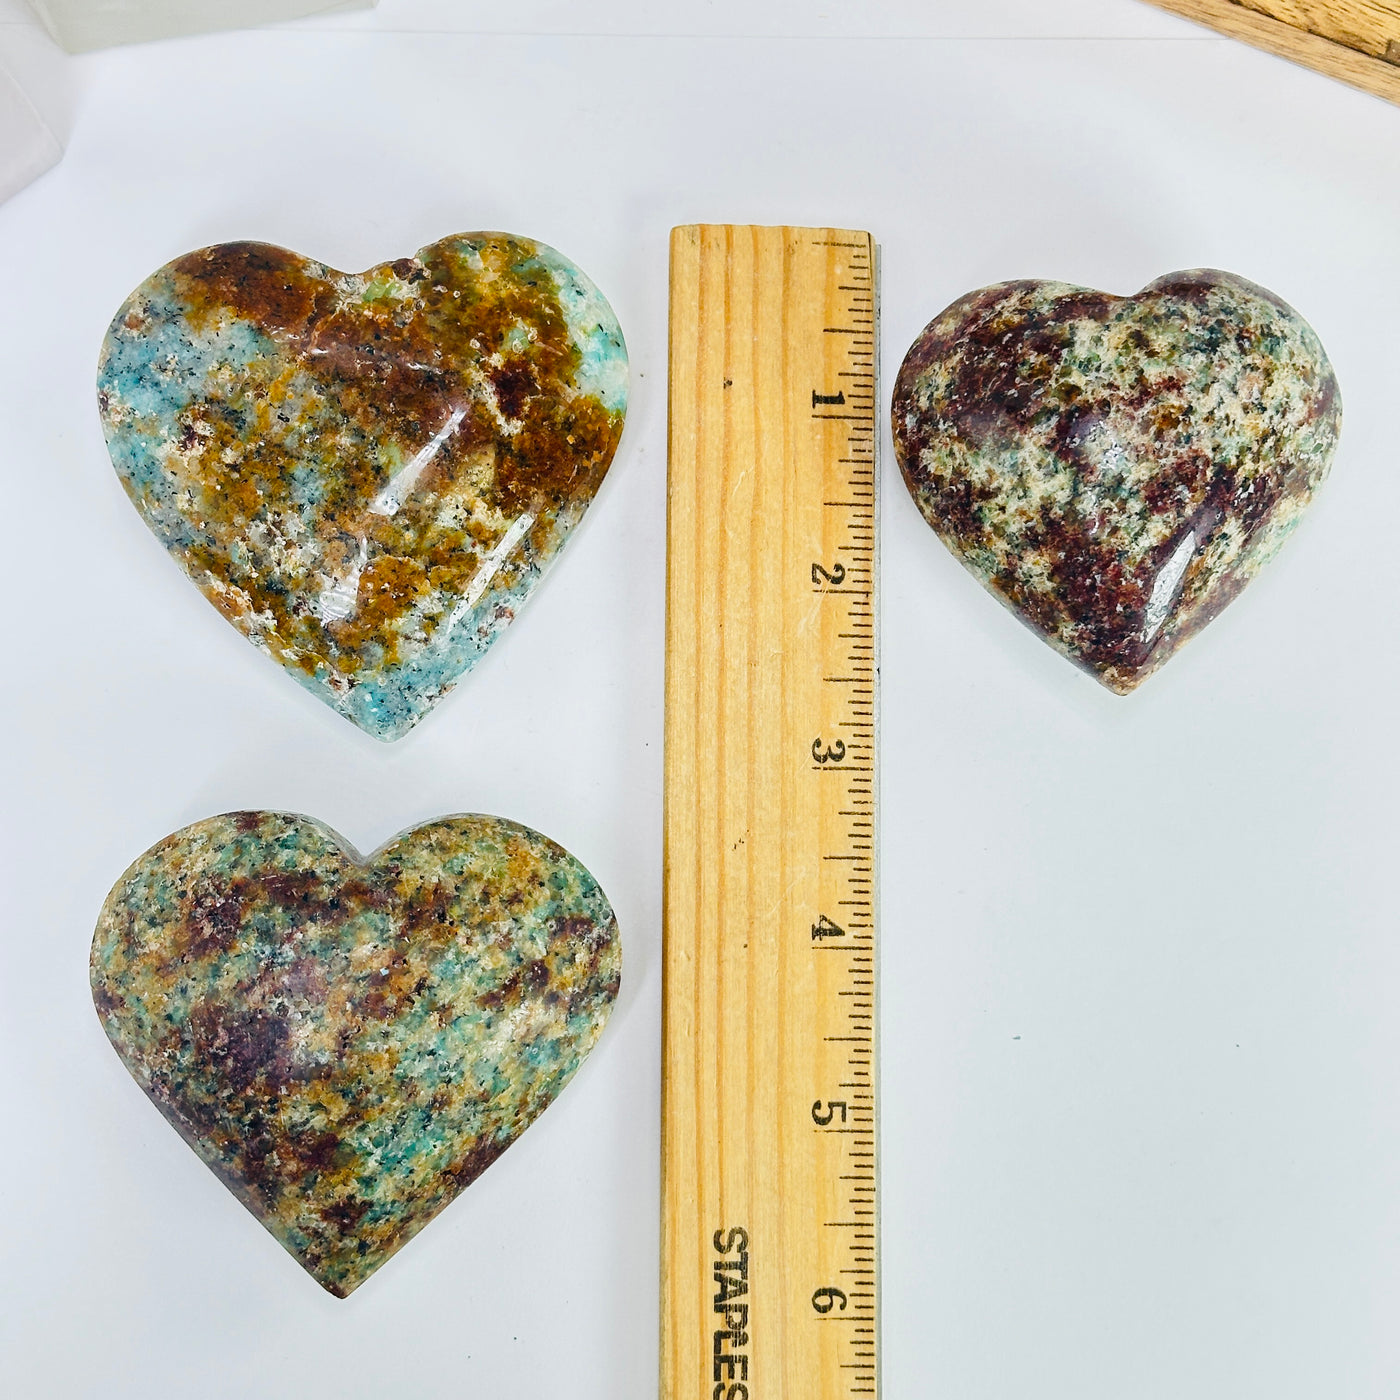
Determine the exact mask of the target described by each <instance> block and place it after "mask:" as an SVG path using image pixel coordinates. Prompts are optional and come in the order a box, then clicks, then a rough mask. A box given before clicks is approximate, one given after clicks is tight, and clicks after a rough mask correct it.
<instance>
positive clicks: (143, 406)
mask: <svg viewBox="0 0 1400 1400" xmlns="http://www.w3.org/2000/svg"><path fill="white" fill-rule="evenodd" d="M98 401H99V405H100V408H101V412H102V419H103V425H104V428H105V431H106V435H107V445H108V448H109V450H110V452H111V456H112V461H113V463H114V465H115V466H116V469H117V473H118V475H119V476H120V477H121V480H122V484H123V485H124V486H125V487H126V490H127V492H128V494H129V495H130V496H131V499H132V500H133V501H134V502H135V504H136V507H137V509H138V510H139V511H140V512H141V514H142V516H143V517H144V519H145V521H146V523H147V524H148V525H149V526H150V527H151V529H152V530H153V531H154V532H155V534H156V536H157V538H158V539H159V540H160V541H161V543H162V544H163V545H164V546H165V547H166V549H167V550H169V551H170V553H171V555H172V556H173V557H174V558H175V560H176V562H177V563H178V564H179V565H180V567H181V568H182V569H184V571H185V572H186V573H187V574H188V575H189V576H190V578H191V579H193V580H194V582H195V584H196V585H197V586H198V587H199V589H200V590H201V591H202V592H203V593H204V595H205V596H206V597H207V598H208V599H209V600H210V602H212V603H213V604H214V606H215V607H216V608H218V609H219V611H220V612H221V613H222V614H223V615H224V616H225V617H226V618H227V619H228V620H229V621H230V622H232V623H233V625H234V626H235V627H237V628H238V629H239V631H241V632H242V633H243V634H244V635H245V636H246V637H248V639H249V640H250V641H251V642H253V643H254V645H255V646H257V647H259V648H260V649H261V650H263V651H265V652H266V653H267V654H268V655H269V656H271V657H272V659H273V660H274V661H277V662H278V663H279V664H281V665H283V666H285V667H286V668H287V669H288V670H289V671H291V673H292V674H293V675H294V676H295V677H296V678H297V679H298V680H299V681H300V682H301V683H302V684H303V685H305V686H306V687H307V688H308V689H310V690H311V691H312V692H313V693H314V694H315V695H317V696H319V697H320V698H321V699H322V700H324V701H325V702H326V703H327V704H329V705H331V706H332V707H333V708H334V709H336V710H338V711H340V713H341V714H343V715H345V716H346V717H347V718H349V719H351V720H353V721H354V722H355V723H356V724H358V725H359V726H360V727H361V728H362V729H364V730H366V731H367V732H368V733H370V734H373V735H375V736H376V737H378V738H381V739H396V738H398V737H399V736H400V735H402V734H403V733H404V732H405V731H407V730H408V729H409V728H410V727H411V726H412V725H413V724H415V723H416V722H417V721H418V720H419V719H420V718H421V717H422V716H423V714H424V713H426V712H427V710H428V709H430V708H431V707H432V706H433V705H434V704H435V703H436V702H437V701H438V700H439V699H440V698H441V697H442V696H443V695H444V694H445V693H446V692H447V691H448V690H449V689H451V687H452V685H453V683H454V682H455V681H456V680H457V678H458V677H459V676H461V675H462V674H463V673H464V672H465V671H467V670H468V669H469V668H470V667H471V666H472V665H473V664H474V663H475V662H476V661H477V660H478V659H479V658H480V656H481V655H482V653H483V652H484V651H485V650H486V648H487V647H488V646H489V645H490V644H491V642H492V641H493V640H494V639H495V637H496V636H497V635H498V634H499V632H500V631H501V629H502V628H504V627H505V626H506V625H507V624H508V623H509V622H510V621H511V620H512V619H513V618H514V616H515V614H516V612H517V610H518V609H519V608H520V605H521V604H522V603H523V602H524V600H525V598H526V597H527V596H528V595H529V593H530V592H531V590H532V589H533V588H534V586H535V584H536V583H537V582H538V581H539V578H540V576H541V574H542V573H543V571H544V570H545V568H546V567H547V566H548V565H549V564H550V562H551V561H552V560H553V559H554V557H555V556H556V555H557V554H558V552H559V550H560V549H561V547H562V546H563V544H564V541H565V539H566V538H567V536H568V534H569V532H570V530H572V529H573V527H574V526H575V525H576V524H577V523H578V521H579V519H580V518H581V517H582V515H583V513H584V511H585V509H586V508H587V506H588V504H589V502H590V501H591V500H592V499H593V496H594V493H595V492H596V491H597V489H598V486H599V483H600V482H601V481H602V479H603V475H604V473H605V472H606V471H607V469H608V465H609V463H610V462H611V460H612V456H613V452H614V451H615V449H616V447H617V443H618V438H619V437H620V435H621V432H622V421H623V415H624V412H625V410H626V403H627V352H626V349H625V347H624V345H623V340H622V332H621V331H620V330H619V328H618V324H617V320H616V318H615V317H614V316H613V313H612V308H611V307H610V306H609V305H608V303H607V301H606V300H604V298H603V296H602V295H601V294H600V293H599V291H598V290H597V288H596V287H595V286H594V285H593V284H592V282H590V281H589V280H588V278H587V277H585V276H584V275H583V273H582V272H580V271H579V269H578V268H576V267H575V266H574V265H573V264H572V263H570V262H569V261H568V260H567V259H566V258H564V257H562V256H561V255H560V254H558V253H556V252H555V251H554V250H553V249H552V248H547V247H545V246H544V245H543V244H540V243H533V242H531V241H529V240H528V239H524V238H516V237H512V236H510V235H507V234H498V233H472V234H462V235H460V236H458V237H454V238H447V239H443V240H442V241H441V242H439V243H434V244H433V245H432V246H430V247H427V248H424V249H422V250H420V251H419V253H418V254H417V255H416V256H415V257H412V258H403V259H400V260H399V261H397V262H392V263H387V264H385V265H383V266H381V267H377V268H373V269H372V270H371V271H369V272H365V273H360V274H346V273H340V272H335V271H333V270H331V269H330V268H328V267H325V266H323V265H322V264H320V263H315V262H310V261H308V260H307V259H305V258H302V257H299V256H298V255H297V254H295V253H290V252H288V251H287V250H286V249H283V248H276V247H272V246H270V245H268V244H263V243H225V244H220V245H218V246H216V247H213V248H206V249H203V250H202V251H200V252H197V253H191V254H189V255H188V256H187V257H183V258H179V259H177V260H176V261H175V262H172V263H170V264H168V265H167V266H165V267H163V268H161V269H160V271H159V272H157V273H155V274H154V275H153V276H151V277H149V278H148V279H147V280H146V281H145V282H143V283H142V284H141V286H140V287H138V288H137V290H136V291H135V292H134V293H132V295H131V297H130V298H129V299H128V300H127V302H126V304H125V305H124V306H123V307H122V308H121V310H120V311H119V312H118V313H117V316H116V318H115V320H114V321H113V322H112V325H111V328H110V329H109V330H108V332H107V338H106V341H105V342H104V344H103V347H102V356H101V362H100V365H99V369H98Z"/></svg>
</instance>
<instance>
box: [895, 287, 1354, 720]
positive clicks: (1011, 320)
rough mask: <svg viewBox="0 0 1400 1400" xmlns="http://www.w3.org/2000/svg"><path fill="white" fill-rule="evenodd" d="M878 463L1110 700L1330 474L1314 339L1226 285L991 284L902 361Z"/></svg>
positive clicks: (1223, 595)
mask: <svg viewBox="0 0 1400 1400" xmlns="http://www.w3.org/2000/svg"><path fill="white" fill-rule="evenodd" d="M891 417H892V422H893V430H894V441H895V451H896V455H897V457H898V460H899V465H900V469H901V471H902V472H903V474H904V479H905V482H906V484H907V485H908V487H909V490H910V492H911V493H912V494H913V497H914V500H915V501H916V502H917V504H918V506H919V509H920V511H922V512H923V515H924V517H925V518H926V519H927V520H928V522H929V524H931V525H932V526H933V528H934V529H935V530H936V531H937V533H938V535H939V537H940V538H941V539H942V540H943V542H944V543H945V544H946V545H947V546H948V548H949V549H950V550H952V552H953V553H954V554H955V555H956V556H957V557H958V558H959V559H960V560H961V561H962V563H963V564H964V565H966V567H967V568H968V569H969V570H970V571H971V573H972V574H973V575H974V576H975V577H976V578H977V579H979V580H980V581H981V582H982V583H983V584H984V585H985V586H986V587H987V588H988V589H989V590H990V591H991V592H992V593H993V594H995V595H996V596H997V597H999V598H1000V599H1001V600H1002V601H1003V602H1004V603H1006V604H1007V605H1008V606H1009V607H1010V608H1011V609H1012V610H1013V611H1014V612H1016V613H1017V614H1018V615H1019V616H1020V617H1021V618H1022V620H1023V621H1025V622H1026V623H1028V624H1029V625H1030V626H1031V627H1032V628H1034V629H1035V630H1036V631H1037V632H1039V633H1040V634H1041V635H1042V636H1043V637H1044V638H1045V639H1046V640H1047V641H1048V642H1049V643H1050V644H1051V646H1053V647H1054V648H1055V649H1056V650H1057V651H1060V652H1061V653H1062V654H1063V655H1065V656H1067V657H1068V658H1069V659H1070V660H1071V661H1074V662H1076V663H1077V664H1078V665H1080V666H1082V667H1083V668H1084V669H1085V670H1087V671H1089V672H1090V674H1092V675H1093V676H1095V677H1096V678H1097V679H1098V680H1100V681H1102V682H1103V684H1104V685H1106V686H1107V687H1108V688H1109V689H1110V690H1114V691H1116V692H1118V693H1119V694H1125V693H1126V692H1128V691H1130V690H1132V689H1133V688H1134V687H1135V686H1137V685H1138V684H1140V683H1141V682H1142V681H1143V680H1144V679H1145V678H1146V677H1147V676H1149V675H1151V674H1152V672H1153V671H1155V670H1156V669H1157V668H1158V667H1159V666H1161V665H1162V664H1163V663H1164V662H1165V661H1166V660H1167V659H1168V658H1169V657H1170V656H1171V655H1172V654H1173V653H1174V652H1175V651H1176V650H1177V648H1178V647H1180V646H1181V645H1182V644H1183V643H1184V642H1185V641H1187V640H1188V639H1189V638H1190V637H1191V636H1192V635H1194V634H1195V633H1196V632H1198V631H1200V629H1201V628H1202V627H1204V626H1205V625H1206V624H1207V623H1208V622H1210V621H1211V619H1212V618H1214V617H1215V616H1216V615H1217V614H1218V613H1219V612H1220V611H1221V609H1222V608H1224V607H1225V606H1226V604H1228V603H1229V602H1230V601H1231V600H1232V599H1233V598H1235V597H1236V596H1237V595H1238V594H1239V592H1240V590H1241V589H1243V588H1244V586H1245V585H1246V584H1247V583H1249V582H1250V580H1251V579H1252V578H1253V577H1254V576H1255V574H1257V573H1258V572H1259V570H1260V569H1261V568H1262V567H1263V566H1264V565H1265V564H1266V563H1267V562H1268V560H1269V559H1270V558H1271V557H1272V556H1273V555H1274V553H1275V552H1276V551H1277V549H1278V548H1279V546H1280V545H1281V544H1282V542H1283V541H1284V539H1286V538H1287V536H1288V535H1289V534H1290V533H1291V531H1292V530H1293V528H1294V526H1295V525H1296V524H1297V522H1298V519H1299V517H1300V516H1301V514H1302V512H1303V511H1304V510H1305V509H1306V507H1307V505H1308V503H1309V502H1310V501H1311V500H1312V497H1313V493H1314V491H1315V490H1316V489H1317V487H1318V486H1319V484H1320V483H1321V482H1322V480H1323V478H1324V477H1325V476H1326V475H1327V471H1328V468H1329V466H1330V464H1331V460H1332V455H1333V452H1334V450H1335V447H1336V443H1337V436H1338V432H1339V430H1340V426H1341V399H1340V396H1339V393H1338V389H1337V381H1336V378H1335V376H1334V375H1333V372H1332V367H1331V365H1330V364H1329V362H1328V359H1327V356H1326V354H1325V352H1324V351H1323V348H1322V345H1321V343H1320V342H1319V340H1318V338H1317V336H1316V334H1315V333H1314V332H1313V330H1312V328H1311V327H1310V326H1309V325H1308V324H1307V322H1306V321H1304V320H1303V319H1302V317H1300V316H1299V315H1298V313H1297V312H1296V311H1294V310H1293V309H1292V308H1291V307H1290V306H1288V305H1287V304H1286V303H1284V302H1283V301H1281V300H1280V299H1279V298H1278V297H1276V296H1274V295H1273V294H1272V293H1271V292H1268V291H1265V290H1264V289H1263V288H1262V287H1257V286H1255V285H1254V284H1253V283H1251V282H1247V281H1245V280H1244V279H1243V278H1241V277H1235V276H1233V275H1231V274H1229V273H1224V272H1212V271H1192V272H1178V273H1172V274H1170V275H1169V276H1166V277H1163V278H1160V279H1159V280H1157V281H1156V282H1153V283H1151V284H1150V285H1149V286H1148V287H1146V288H1145V289H1144V290H1143V291H1142V292H1140V293H1139V294H1138V295H1137V296H1134V297H1116V296H1110V295H1108V294H1106V293H1104V292H1096V291H1090V290H1087V289H1085V288H1083V287H1072V286H1067V285H1066V284H1064V283H1060V282H1037V281H1023V282H1004V283H1001V284H998V285H997V286H993V287H987V288H984V289H983V290H981V291H978V292H973V293H971V294H969V295H968V296H965V297H962V298H960V299H959V300H958V301H956V302H954V303H953V305H952V306H950V307H949V308H948V309H947V310H946V311H944V312H943V313H942V315H940V316H938V317H937V318H936V319H935V320H934V321H933V322H931V323H930V325H929V326H928V327H927V328H926V329H925V330H924V332H923V334H922V335H920V337H919V338H918V340H917V341H915V343H914V345H913V347H912V348H911V349H910V351H909V354H908V355H907V357H906V358H905V360H904V363H903V365H902V366H901V367H900V371H899V376H898V379H897V381H896V384H895V389H894V398H893V405H892V410H891Z"/></svg>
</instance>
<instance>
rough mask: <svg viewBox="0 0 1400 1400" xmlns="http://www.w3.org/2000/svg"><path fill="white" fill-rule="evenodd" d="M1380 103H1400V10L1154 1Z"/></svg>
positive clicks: (1351, 1) (1280, 1)
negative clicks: (1398, 60) (1370, 95)
mask: <svg viewBox="0 0 1400 1400" xmlns="http://www.w3.org/2000/svg"><path fill="white" fill-rule="evenodd" d="M1149 3H1150V4H1154V5H1156V6H1157V7H1158V9H1162V10H1171V11H1172V12H1173V13H1174V14H1178V15H1184V16H1185V17H1186V18H1187V19H1193V20H1196V21H1197V22H1198V23H1200V24H1205V25H1209V26H1210V27H1211V28H1212V29H1216V30H1219V31H1220V33H1222V34H1227V35H1229V36H1230V37H1231V38H1234V39H1243V40H1244V41H1245V42H1246V43H1248V44H1253V45H1254V46H1255V47H1256V48H1261V49H1265V50H1267V51H1268V52H1269V53H1274V54H1278V55H1279V56H1280V57H1282V58H1287V59H1291V60H1293V62H1295V63H1301V64H1304V65H1306V66H1307V67H1309V68H1315V69H1317V70H1318V72H1320V73H1325V74H1327V75H1328V76H1329V77H1332V78H1338V79H1340V80H1341V81H1342V82H1344V83H1350V84H1351V85H1352V86H1353V87H1358V88H1363V89H1364V90H1365V91H1367V92H1370V93H1374V94H1375V95H1376V96H1377V97H1383V98H1386V99H1387V100H1388V101H1391V102H1400V66H1397V64H1396V63H1395V62H1388V61H1387V60H1386V58H1384V57H1377V56H1376V55H1385V54H1390V55H1392V56H1394V55H1396V54H1400V7H1397V6H1396V5H1394V4H1391V3H1378V0H1342V2H1341V3H1321V0H1252V3H1251V4H1250V5H1244V4H1236V3H1234V0H1149Z"/></svg>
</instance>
